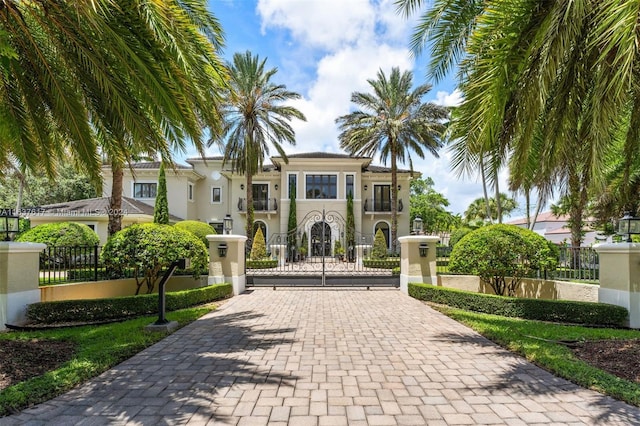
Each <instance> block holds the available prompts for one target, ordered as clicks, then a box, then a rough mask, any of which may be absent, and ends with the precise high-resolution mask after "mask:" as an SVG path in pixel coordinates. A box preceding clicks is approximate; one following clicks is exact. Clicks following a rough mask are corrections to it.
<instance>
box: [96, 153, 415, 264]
mask: <svg viewBox="0 0 640 426" xmlns="http://www.w3.org/2000/svg"><path fill="white" fill-rule="evenodd" d="M288 159H289V162H288V164H287V163H285V162H284V161H283V158H282V157H278V156H275V157H271V164H268V165H265V166H264V168H263V170H262V172H260V173H258V174H257V175H255V176H254V177H253V188H252V191H253V204H254V216H255V217H254V221H255V226H256V227H257V226H260V227H261V228H262V231H263V233H264V234H265V239H266V241H267V243H268V244H270V243H274V242H282V241H283V239H284V238H285V234H286V232H287V224H288V218H289V204H290V201H289V194H290V191H292V190H293V188H295V197H296V215H297V221H298V234H299V235H302V232H306V233H307V239H308V240H309V248H308V249H309V253H311V252H312V251H313V250H314V245H313V242H312V241H317V240H319V239H324V241H327V240H329V238H330V241H331V242H333V241H335V240H336V239H338V238H340V239H343V238H344V223H343V222H344V219H346V216H347V202H346V200H347V194H348V193H351V194H352V196H353V205H354V216H355V228H356V239H357V242H358V243H361V242H366V243H368V244H370V243H371V242H372V239H373V235H374V234H375V232H376V231H377V229H382V231H383V233H384V234H385V236H386V237H387V243H388V244H389V245H390V244H391V242H390V241H389V236H390V227H391V197H390V194H391V172H390V169H389V168H386V167H380V166H375V165H371V161H372V159H371V158H368V157H351V156H349V155H346V154H328V153H304V154H292V155H289V156H288ZM186 161H187V163H188V164H189V165H188V166H186V165H178V166H177V167H176V168H175V169H173V170H172V169H169V168H167V169H166V177H167V195H168V201H169V212H170V213H171V214H172V215H174V216H177V217H180V218H183V219H190V220H198V221H202V222H206V223H209V224H211V225H212V226H213V227H214V228H215V229H216V231H217V232H218V233H222V231H223V230H222V226H223V219H224V217H225V216H226V215H231V217H232V218H233V233H234V234H240V235H244V234H245V220H246V210H247V205H246V189H245V184H246V178H245V176H244V175H239V174H236V173H233V172H231V169H230V167H229V165H226V166H225V167H224V168H223V167H222V162H223V158H222V157H210V158H205V159H201V158H192V159H188V160H186ZM159 168H160V163H159V162H149V163H137V164H133V166H132V168H131V169H125V174H124V184H123V196H125V197H129V198H132V199H134V200H136V201H137V202H140V203H144V204H147V205H148V206H150V207H151V209H152V210H153V206H154V204H155V196H156V190H157V181H158V172H159ZM419 175H420V174H419V173H416V176H419ZM397 176H398V187H399V192H398V200H399V207H398V210H399V212H398V236H402V235H409V182H410V180H411V179H412V177H411V173H410V171H409V170H398V174H397ZM103 177H104V186H103V195H105V196H109V195H110V194H111V178H112V176H111V169H110V168H109V167H105V168H103ZM323 210H324V211H325V212H326V213H327V216H326V217H327V220H326V225H327V226H322V212H323ZM125 218H126V215H125ZM330 220H331V223H329V222H330ZM256 229H257V228H256ZM322 232H324V238H322V235H321V233H322ZM278 240H279V241H278ZM343 241H344V240H343Z"/></svg>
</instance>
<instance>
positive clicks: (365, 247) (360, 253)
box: [356, 244, 371, 267]
mask: <svg viewBox="0 0 640 426" xmlns="http://www.w3.org/2000/svg"><path fill="white" fill-rule="evenodd" d="M367 254H371V245H370V244H356V265H358V267H362V259H364V257H365V256H366V255H367Z"/></svg>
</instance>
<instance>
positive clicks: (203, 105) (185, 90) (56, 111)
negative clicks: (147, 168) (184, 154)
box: [0, 0, 225, 208]
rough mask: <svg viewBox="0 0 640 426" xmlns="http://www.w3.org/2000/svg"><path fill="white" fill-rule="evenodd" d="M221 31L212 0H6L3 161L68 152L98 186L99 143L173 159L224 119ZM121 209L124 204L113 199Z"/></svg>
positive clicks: (121, 159) (42, 165)
mask: <svg viewBox="0 0 640 426" xmlns="http://www.w3.org/2000/svg"><path fill="white" fill-rule="evenodd" d="M222 40H223V39H222V30H221V28H220V26H219V24H218V21H217V20H216V19H215V17H214V16H213V15H211V14H210V13H209V12H208V11H207V9H206V4H205V2H204V1H203V0H158V1H154V2H148V1H143V0H124V1H119V2H117V3H116V2H113V1H111V0H79V1H64V0H63V1H52V0H49V1H41V2H24V1H19V0H7V1H3V2H2V3H1V4H0V57H1V58H2V61H0V70H1V71H2V72H1V73H0V115H1V116H2V117H3V120H0V164H6V162H7V161H8V158H9V156H10V155H11V156H13V157H14V158H16V159H17V161H18V163H19V164H20V165H24V166H26V167H27V168H29V169H32V170H38V171H39V172H40V173H41V172H42V170H45V171H46V172H47V173H48V174H50V175H53V174H54V173H55V167H54V164H55V162H54V160H55V159H56V158H63V157H65V156H66V154H67V152H69V153H71V160H72V161H73V162H75V163H77V165H78V166H79V167H80V168H82V169H83V170H84V171H85V172H87V174H89V175H90V176H91V177H92V179H93V181H94V182H95V183H96V184H99V182H100V179H101V176H100V169H101V159H100V152H99V148H100V149H101V150H102V151H103V152H105V153H107V155H108V156H109V157H110V158H111V159H112V160H115V161H117V162H118V164H120V165H126V164H127V163H128V162H129V161H130V158H131V156H132V155H133V154H137V153H140V152H158V153H160V154H161V155H162V156H163V157H164V158H171V154H172V152H173V151H175V150H184V149H186V144H187V142H188V141H191V142H192V143H193V144H194V145H195V147H196V149H197V150H198V151H199V152H200V153H201V154H204V146H205V144H204V141H203V137H202V136H203V134H204V129H203V126H204V127H208V128H210V130H211V132H213V133H216V132H217V131H219V128H220V115H219V111H218V108H217V105H218V103H219V101H220V98H219V93H220V90H219V88H220V87H221V86H224V84H225V68H224V66H223V64H222V62H221V61H220V58H219V56H218V52H219V49H220V48H221V45H222ZM116 208H117V207H116Z"/></svg>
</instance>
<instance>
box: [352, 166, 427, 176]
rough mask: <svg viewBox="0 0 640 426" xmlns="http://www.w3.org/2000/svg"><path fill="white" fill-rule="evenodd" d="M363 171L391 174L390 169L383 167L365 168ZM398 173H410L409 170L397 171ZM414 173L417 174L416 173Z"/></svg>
mask: <svg viewBox="0 0 640 426" xmlns="http://www.w3.org/2000/svg"><path fill="white" fill-rule="evenodd" d="M364 171H367V172H371V173H391V167H383V166H371V165H370V166H367V167H365V168H364ZM398 173H411V170H405V169H398ZM414 173H416V174H417V172H416V171H414Z"/></svg>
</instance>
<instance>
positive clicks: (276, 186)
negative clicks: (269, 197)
mask: <svg viewBox="0 0 640 426" xmlns="http://www.w3.org/2000/svg"><path fill="white" fill-rule="evenodd" d="M273 187H274V188H275V189H276V191H277V190H278V184H277V183H276V184H275V185H274V186H273Z"/></svg>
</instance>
